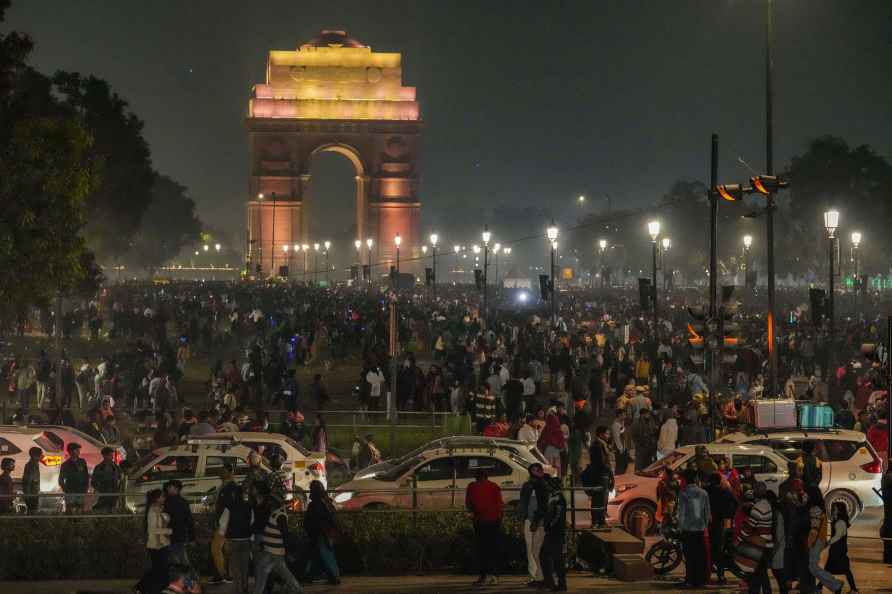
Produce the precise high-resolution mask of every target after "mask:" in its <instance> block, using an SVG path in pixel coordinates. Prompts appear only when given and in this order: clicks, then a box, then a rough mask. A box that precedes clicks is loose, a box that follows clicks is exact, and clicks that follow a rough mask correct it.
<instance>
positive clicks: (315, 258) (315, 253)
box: [313, 242, 319, 285]
mask: <svg viewBox="0 0 892 594" xmlns="http://www.w3.org/2000/svg"><path fill="white" fill-rule="evenodd" d="M318 272H319V243H318V242H317V243H314V244H313V284H314V285H316V284H318Z"/></svg>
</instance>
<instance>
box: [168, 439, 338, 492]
mask: <svg viewBox="0 0 892 594" xmlns="http://www.w3.org/2000/svg"><path fill="white" fill-rule="evenodd" d="M186 443H190V444H191V443H194V444H211V443H212V444H230V445H239V444H240V445H243V446H247V447H249V448H251V449H252V450H254V451H255V452H257V453H259V454H260V455H261V456H263V457H264V458H266V459H267V461H268V460H269V459H270V457H271V456H272V454H273V453H274V452H279V454H281V455H283V456H284V457H283V458H282V467H283V468H288V467H291V473H292V479H293V481H294V487H295V489H300V490H302V491H304V492H306V493H309V492H310V483H311V482H313V481H320V482H321V483H322V484H323V485H324V486H325V487H326V488H327V487H328V481H327V479H326V473H325V454H323V453H322V452H311V451H310V450H308V449H307V448H305V447H304V446H302V445H301V444H299V443H298V442H296V441H294V440H293V439H291V438H290V437H288V436H286V435H280V434H278V433H264V432H238V433H209V434H205V435H190V436H189V437H188V439H187V440H186Z"/></svg>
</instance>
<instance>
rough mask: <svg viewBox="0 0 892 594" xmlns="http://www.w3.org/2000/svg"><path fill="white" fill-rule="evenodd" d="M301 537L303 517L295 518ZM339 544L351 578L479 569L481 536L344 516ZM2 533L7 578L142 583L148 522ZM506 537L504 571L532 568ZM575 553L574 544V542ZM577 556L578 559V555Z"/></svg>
mask: <svg viewBox="0 0 892 594" xmlns="http://www.w3.org/2000/svg"><path fill="white" fill-rule="evenodd" d="M209 520H210V518H209V517H208V516H198V517H196V524H197V525H196V532H197V534H198V539H199V541H198V542H197V543H195V544H194V545H193V546H192V547H191V549H190V551H189V558H190V559H191V560H192V563H193V565H194V566H195V567H197V568H200V569H202V568H205V567H207V564H208V553H209V547H208V544H207V543H208V540H209V538H210V534H211V531H210V527H209V523H208V522H209ZM290 524H291V526H292V528H293V530H294V532H295V534H297V535H299V536H302V535H303V528H302V516H301V515H300V514H295V515H292V516H291V517H290ZM338 527H339V536H338V540H337V543H336V546H335V549H336V554H337V557H338V563H339V565H340V566H341V570H342V571H343V572H344V573H345V574H358V573H365V574H385V575H386V574H403V573H418V572H427V571H439V572H461V573H469V572H471V571H473V570H474V568H475V566H476V562H475V559H474V531H473V526H472V524H471V521H470V519H469V518H468V517H467V515H466V514H463V513H456V512H415V513H413V512H409V511H406V512H403V511H399V512H392V511H388V512H349V513H348V512H342V513H339V515H338ZM4 528H5V530H2V531H0V550H2V551H3V555H0V578H2V579H5V580H22V579H37V578H40V579H46V580H52V579H86V578H93V579H101V578H118V579H121V578H133V579H136V578H138V577H139V576H140V575H141V574H142V572H143V570H144V568H145V549H144V542H143V533H142V518H141V517H139V516H118V517H110V518H89V517H88V518H66V517H59V516H32V517H28V518H27V519H25V518H21V519H12V518H9V519H8V520H6V521H5V522H4ZM503 533H504V534H505V538H504V540H503V547H502V550H503V554H504V570H505V571H509V572H510V571H522V570H523V569H524V568H525V567H526V555H525V553H524V544H523V534H522V530H521V527H520V525H519V524H518V523H517V522H516V520H515V519H514V518H506V520H505V523H504V526H503ZM570 547H571V550H572V548H573V543H572V542H571V543H570ZM571 558H572V557H571Z"/></svg>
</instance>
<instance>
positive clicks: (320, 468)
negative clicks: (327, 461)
mask: <svg viewBox="0 0 892 594" xmlns="http://www.w3.org/2000/svg"><path fill="white" fill-rule="evenodd" d="M307 468H309V469H310V472H315V473H316V474H325V466H324V465H322V464H320V463H319V462H316V463H314V464H310V465H309V466H308V467H307Z"/></svg>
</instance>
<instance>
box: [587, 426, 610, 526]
mask: <svg viewBox="0 0 892 594" xmlns="http://www.w3.org/2000/svg"><path fill="white" fill-rule="evenodd" d="M609 441H610V430H609V429H608V428H607V427H605V426H604V425H599V426H598V427H597V428H596V429H595V438H594V439H593V440H592V445H591V447H590V448H589V460H590V462H589V465H588V467H587V468H586V469H585V470H584V471H583V472H582V475H581V477H580V478H581V479H582V484H583V486H585V487H586V494H587V495H588V496H589V497H591V508H592V528H593V529H595V530H606V529H607V521H606V518H607V498H608V496H609V494H610V490H611V489H612V488H613V477H614V474H613V473H614V471H615V468H616V460H615V458H614V455H613V451H612V450H611V449H610V446H609V445H608V442H609Z"/></svg>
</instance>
